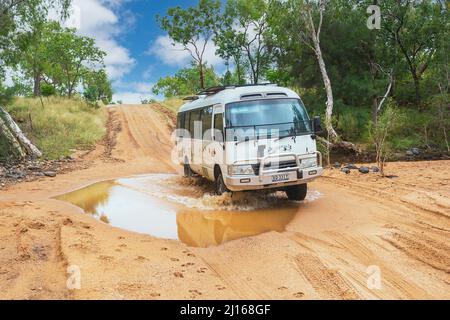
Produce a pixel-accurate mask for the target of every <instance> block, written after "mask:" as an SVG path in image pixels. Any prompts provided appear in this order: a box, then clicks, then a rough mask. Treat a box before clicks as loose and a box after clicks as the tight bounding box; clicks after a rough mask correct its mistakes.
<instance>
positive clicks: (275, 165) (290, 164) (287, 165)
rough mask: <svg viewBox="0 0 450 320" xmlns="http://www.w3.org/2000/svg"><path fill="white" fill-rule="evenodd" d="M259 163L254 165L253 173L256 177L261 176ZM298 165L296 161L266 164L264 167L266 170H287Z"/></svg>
mask: <svg viewBox="0 0 450 320" xmlns="http://www.w3.org/2000/svg"><path fill="white" fill-rule="evenodd" d="M259 165H260V164H259V163H255V164H252V168H253V172H254V173H255V175H257V176H258V175H259ZM296 166H297V163H296V162H295V160H288V161H280V162H266V164H265V165H264V169H268V170H272V169H286V168H295V167H296Z"/></svg>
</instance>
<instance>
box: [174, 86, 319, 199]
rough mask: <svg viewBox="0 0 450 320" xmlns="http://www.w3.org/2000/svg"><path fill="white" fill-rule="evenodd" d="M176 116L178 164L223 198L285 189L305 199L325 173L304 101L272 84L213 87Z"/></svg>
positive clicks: (316, 122)
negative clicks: (311, 184)
mask: <svg viewBox="0 0 450 320" xmlns="http://www.w3.org/2000/svg"><path fill="white" fill-rule="evenodd" d="M186 100H191V101H190V102H188V103H186V104H184V105H183V106H182V107H181V108H180V110H179V112H178V115H177V130H176V131H175V132H176V133H175V145H176V149H175V150H176V151H175V157H176V161H177V162H179V163H180V164H181V165H183V166H184V174H185V175H186V176H191V175H193V174H194V173H196V174H199V175H201V176H203V177H205V178H207V179H209V180H211V181H214V182H215V185H216V191H217V193H218V194H222V193H224V192H230V191H244V190H261V189H272V190H283V191H285V192H286V194H287V196H288V198H289V199H291V200H303V199H304V198H305V196H306V192H307V182H308V181H311V180H313V179H314V178H317V177H319V176H320V175H321V174H322V172H323V168H322V156H321V154H320V152H318V151H317V147H316V133H317V132H318V131H320V130H321V129H320V119H319V118H318V117H316V118H314V119H313V120H310V119H309V117H308V114H307V112H306V110H305V107H304V105H303V103H302V101H301V99H300V97H299V96H298V95H297V94H296V93H295V92H294V91H292V90H290V89H287V88H282V87H278V86H276V85H273V84H264V85H243V86H222V87H212V88H209V89H206V90H205V91H203V92H201V93H199V94H198V95H197V96H194V97H188V98H186Z"/></svg>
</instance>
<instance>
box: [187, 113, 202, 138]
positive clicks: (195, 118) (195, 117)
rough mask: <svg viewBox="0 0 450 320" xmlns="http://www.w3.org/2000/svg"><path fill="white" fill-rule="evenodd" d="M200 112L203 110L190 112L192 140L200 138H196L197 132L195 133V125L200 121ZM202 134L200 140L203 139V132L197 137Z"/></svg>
mask: <svg viewBox="0 0 450 320" xmlns="http://www.w3.org/2000/svg"><path fill="white" fill-rule="evenodd" d="M200 111H201V109H197V110H193V111H191V112H190V116H189V132H190V133H191V139H198V138H199V137H197V136H196V132H195V124H196V122H199V121H200ZM200 130H201V126H200ZM198 134H200V138H201V132H199V133H198V132H197V135H198Z"/></svg>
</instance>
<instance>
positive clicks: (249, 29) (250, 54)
mask: <svg viewBox="0 0 450 320" xmlns="http://www.w3.org/2000/svg"><path fill="white" fill-rule="evenodd" d="M267 11H268V2H267V1H264V0H228V1H227V4H226V7H225V12H224V13H223V15H222V17H221V20H222V21H223V23H222V25H221V26H220V28H219V29H217V30H216V34H215V37H214V42H215V43H216V45H217V46H218V49H217V53H218V54H219V56H221V57H222V58H224V59H226V60H227V61H229V60H230V59H233V63H234V65H235V68H236V72H237V78H238V79H237V80H238V81H237V82H238V83H241V82H242V81H243V80H244V75H245V73H247V72H248V76H249V78H250V79H251V82H252V83H258V82H259V81H260V80H261V79H262V78H264V74H265V72H266V71H267V70H268V69H269V65H270V62H271V54H270V51H269V50H268V48H267V44H266V42H265V40H264V36H265V33H266V32H267V30H268V23H267Z"/></svg>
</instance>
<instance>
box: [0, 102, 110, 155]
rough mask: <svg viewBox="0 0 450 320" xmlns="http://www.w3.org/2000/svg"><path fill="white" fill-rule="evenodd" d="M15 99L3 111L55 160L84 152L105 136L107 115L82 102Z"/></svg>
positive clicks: (99, 109)
mask: <svg viewBox="0 0 450 320" xmlns="http://www.w3.org/2000/svg"><path fill="white" fill-rule="evenodd" d="M42 101H43V104H44V106H42V104H41V101H40V99H38V98H16V99H15V100H14V101H13V102H12V103H11V104H10V105H9V106H7V107H6V109H7V110H8V112H10V114H11V116H12V117H13V118H14V119H15V120H16V121H17V124H18V125H19V126H20V128H21V129H22V130H23V131H24V133H25V134H26V135H27V137H28V138H29V139H30V140H32V141H33V143H35V144H36V145H37V146H38V148H39V149H40V150H41V151H42V152H43V154H44V157H45V158H48V159H55V158H58V157H61V156H67V155H70V154H71V153H72V151H73V149H87V148H89V147H91V146H93V145H94V144H95V143H96V142H97V141H98V140H99V139H101V138H102V137H103V135H104V134H105V130H106V129H105V122H106V117H107V115H106V112H105V110H104V108H98V109H96V108H94V107H93V106H91V105H89V104H87V103H86V102H84V101H83V100H77V99H70V100H69V99H65V98H61V97H49V98H43V100H42Z"/></svg>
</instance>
